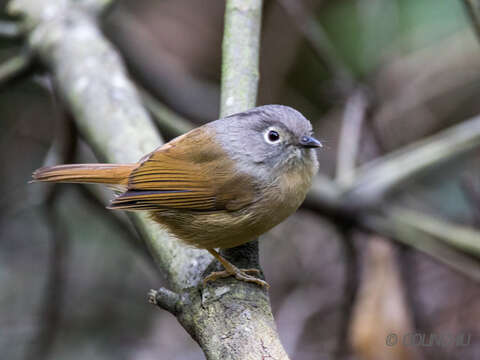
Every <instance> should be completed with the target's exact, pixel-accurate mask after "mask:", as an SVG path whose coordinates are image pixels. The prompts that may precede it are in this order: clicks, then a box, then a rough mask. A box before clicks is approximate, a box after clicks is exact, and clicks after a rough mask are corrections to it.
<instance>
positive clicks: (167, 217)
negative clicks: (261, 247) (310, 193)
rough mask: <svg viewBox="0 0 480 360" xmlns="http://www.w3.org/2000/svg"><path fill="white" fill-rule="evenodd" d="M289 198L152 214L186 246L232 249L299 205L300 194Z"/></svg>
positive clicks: (267, 227) (252, 238) (273, 224)
mask: <svg viewBox="0 0 480 360" xmlns="http://www.w3.org/2000/svg"><path fill="white" fill-rule="evenodd" d="M283 200H285V199H283ZM288 200H289V201H282V202H275V201H272V199H261V200H260V201H258V202H257V203H255V204H252V205H251V206H249V207H247V208H244V209H242V210H239V211H216V212H194V211H179V210H160V211H155V212H153V213H152V215H153V217H154V220H156V221H157V222H159V223H160V224H162V225H164V226H165V227H166V228H167V230H168V231H169V232H170V233H172V234H173V235H174V236H175V237H177V238H178V239H179V240H180V241H182V242H184V243H186V244H188V245H191V246H195V247H197V248H202V249H208V248H231V247H235V246H238V245H241V244H244V243H246V242H249V241H252V240H254V239H255V238H257V237H258V236H260V235H262V234H263V233H265V232H267V231H268V230H270V229H271V228H273V227H274V226H275V225H277V224H279V223H280V222H282V221H283V220H284V219H285V218H287V217H288V216H289V215H291V214H292V213H293V212H294V211H295V210H296V209H297V208H298V207H299V206H300V204H301V202H302V201H303V197H295V198H291V199H288ZM267 202H268V203H269V205H268V206H266V203H267ZM265 209H269V210H268V211H266V210H265Z"/></svg>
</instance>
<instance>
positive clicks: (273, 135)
mask: <svg viewBox="0 0 480 360" xmlns="http://www.w3.org/2000/svg"><path fill="white" fill-rule="evenodd" d="M265 140H267V142H268V143H271V144H272V143H275V142H277V141H278V140H280V134H279V133H278V131H275V130H268V131H267V132H266V133H265Z"/></svg>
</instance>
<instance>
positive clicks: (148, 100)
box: [137, 86, 195, 136]
mask: <svg viewBox="0 0 480 360" xmlns="http://www.w3.org/2000/svg"><path fill="white" fill-rule="evenodd" d="M137 89H138V91H139V93H140V96H141V98H142V102H143V104H144V105H145V107H146V108H147V109H148V111H149V112H150V113H151V114H152V116H153V119H154V120H155V122H156V123H157V125H158V127H159V128H160V131H161V132H166V133H167V134H170V135H174V136H177V135H181V134H184V133H186V132H188V131H190V130H192V129H193V128H194V127H195V124H193V123H192V122H190V121H188V120H187V119H184V118H183V117H181V116H180V115H178V114H177V113H175V112H174V111H172V110H171V109H169V108H168V107H167V106H166V105H165V104H162V103H161V102H160V101H158V100H157V99H155V98H154V97H153V95H151V94H149V93H148V92H147V91H146V90H145V89H142V88H141V87H139V86H137Z"/></svg>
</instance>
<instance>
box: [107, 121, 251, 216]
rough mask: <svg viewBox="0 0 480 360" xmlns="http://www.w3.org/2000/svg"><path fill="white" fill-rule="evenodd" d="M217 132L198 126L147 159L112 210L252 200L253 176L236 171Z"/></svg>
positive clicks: (209, 207) (212, 207)
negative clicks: (215, 139)
mask: <svg viewBox="0 0 480 360" xmlns="http://www.w3.org/2000/svg"><path fill="white" fill-rule="evenodd" d="M213 136H214V133H213V131H212V130H211V129H208V128H205V127H201V128H197V129H194V130H192V131H190V132H189V133H187V134H185V135H182V136H180V137H178V138H176V139H174V140H172V141H170V142H169V143H167V144H165V145H163V146H162V147H160V148H158V149H157V150H155V151H154V152H152V153H151V154H149V155H147V156H146V157H144V158H143V159H142V160H141V163H140V165H139V166H138V168H136V169H135V170H134V171H132V173H131V175H130V178H129V181H128V188H127V191H126V192H125V193H123V194H122V195H120V196H118V197H117V198H115V199H114V200H113V201H112V204H111V206H110V208H114V209H128V210H156V209H184V210H195V211H218V210H238V209H241V208H242V207H244V206H246V205H248V204H250V203H251V202H253V201H254V199H255V187H254V185H253V181H252V179H251V178H250V177H249V176H245V175H242V174H239V173H237V172H236V171H235V169H234V166H233V161H231V160H229V158H228V157H227V155H226V153H225V152H224V151H223V150H222V149H221V147H220V146H219V145H216V143H215V142H214V141H213V140H214V139H213Z"/></svg>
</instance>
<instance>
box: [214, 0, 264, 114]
mask: <svg viewBox="0 0 480 360" xmlns="http://www.w3.org/2000/svg"><path fill="white" fill-rule="evenodd" d="M262 4H263V1H262V0H228V1H227V7H226V10H225V28H224V34H223V44H222V86H221V91H222V94H221V100H220V117H224V116H227V115H230V114H233V113H236V112H240V111H245V110H247V109H249V108H251V107H254V106H255V103H256V101H257V90H258V78H259V73H258V61H259V49H260V23H261V16H262Z"/></svg>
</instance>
